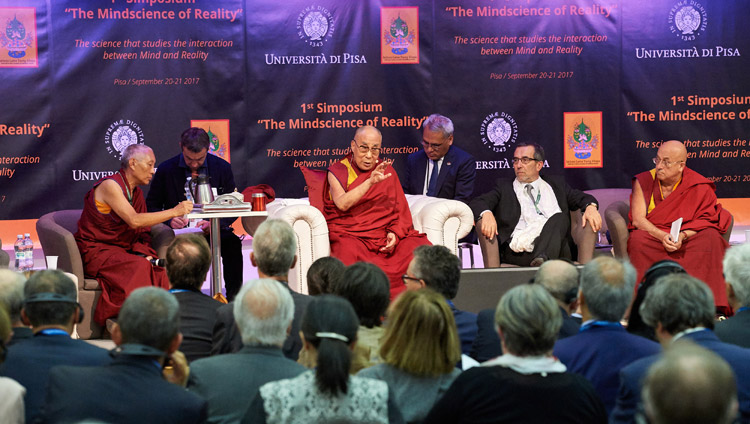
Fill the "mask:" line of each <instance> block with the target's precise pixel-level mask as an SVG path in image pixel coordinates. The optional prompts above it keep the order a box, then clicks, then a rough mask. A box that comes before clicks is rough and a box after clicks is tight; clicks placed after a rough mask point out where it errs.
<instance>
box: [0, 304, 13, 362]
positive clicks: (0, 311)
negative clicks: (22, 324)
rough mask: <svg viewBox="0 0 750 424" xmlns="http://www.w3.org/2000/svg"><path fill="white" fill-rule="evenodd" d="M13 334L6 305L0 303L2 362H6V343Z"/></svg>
mask: <svg viewBox="0 0 750 424" xmlns="http://www.w3.org/2000/svg"><path fill="white" fill-rule="evenodd" d="M12 335H13V329H12V328H11V326H10V317H9V316H8V312H6V311H5V307H4V306H1V305H0V364H2V363H3V362H5V354H6V347H5V345H6V343H8V341H9V340H10V337H11V336H12Z"/></svg>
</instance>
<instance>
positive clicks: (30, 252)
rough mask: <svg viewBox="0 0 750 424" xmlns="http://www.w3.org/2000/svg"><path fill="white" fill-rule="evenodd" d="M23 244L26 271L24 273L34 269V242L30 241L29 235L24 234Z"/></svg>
mask: <svg viewBox="0 0 750 424" xmlns="http://www.w3.org/2000/svg"><path fill="white" fill-rule="evenodd" d="M23 244H24V247H25V250H26V252H25V253H26V255H25V256H26V269H24V271H31V270H32V269H34V241H33V240H31V234H29V233H26V234H24V238H23Z"/></svg>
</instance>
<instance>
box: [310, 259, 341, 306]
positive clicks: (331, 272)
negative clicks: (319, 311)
mask: <svg viewBox="0 0 750 424" xmlns="http://www.w3.org/2000/svg"><path fill="white" fill-rule="evenodd" d="M344 268H346V267H345V266H344V263H343V262H341V261H340V260H339V259H337V258H334V257H333V256H323V257H322V258H318V259H316V260H315V262H313V263H312V265H310V268H309V269H308V270H307V294H309V295H310V296H317V295H319V294H326V293H332V292H333V286H334V284H335V283H336V282H337V281H338V279H339V278H341V275H342V274H343V273H344Z"/></svg>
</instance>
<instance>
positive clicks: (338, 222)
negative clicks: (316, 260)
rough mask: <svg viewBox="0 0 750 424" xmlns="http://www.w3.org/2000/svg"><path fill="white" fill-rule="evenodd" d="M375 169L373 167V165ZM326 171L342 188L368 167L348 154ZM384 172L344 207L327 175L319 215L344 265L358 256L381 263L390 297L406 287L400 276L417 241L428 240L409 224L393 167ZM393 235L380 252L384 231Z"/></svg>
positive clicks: (358, 180) (353, 185)
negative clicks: (336, 199) (335, 200)
mask: <svg viewBox="0 0 750 424" xmlns="http://www.w3.org/2000/svg"><path fill="white" fill-rule="evenodd" d="M373 169H374V168H373ZM328 172H330V173H331V174H333V176H334V177H336V179H337V180H338V181H339V182H340V183H341V186H342V187H344V190H345V191H349V190H352V189H354V188H356V187H357V186H359V185H360V184H362V183H363V182H365V181H366V180H367V179H368V178H370V174H371V173H372V170H370V171H367V172H363V171H360V170H359V168H357V166H356V164H355V163H354V161H353V160H352V158H351V154H349V155H348V156H346V157H345V158H344V159H342V160H341V161H339V162H336V163H335V164H333V165H331V166H330V167H329V168H328ZM388 173H390V174H392V175H391V176H390V177H389V178H387V179H385V180H383V181H381V182H379V183H377V184H375V185H373V186H372V187H371V188H370V189H369V190H368V191H367V193H366V194H365V195H364V196H363V197H362V199H360V200H359V202H357V204H356V205H354V206H352V207H351V208H349V210H348V211H342V210H340V209H339V208H337V207H336V205H335V204H334V203H333V200H332V199H331V196H330V194H329V193H330V187H329V186H328V180H327V179H326V182H325V185H324V190H323V193H324V194H323V202H324V207H323V215H324V216H325V218H326V221H327V222H328V232H329V238H330V241H331V256H334V257H336V258H339V259H340V260H341V261H342V262H343V263H344V264H345V265H347V266H348V265H351V264H353V263H354V262H357V261H364V262H370V263H372V264H375V265H377V266H378V267H379V268H380V269H382V270H383V271H384V272H385V273H386V275H388V279H389V280H390V282H391V299H393V298H395V297H396V295H398V294H399V293H401V292H402V291H404V290H405V289H406V287H405V286H404V283H403V281H402V280H401V276H402V275H404V274H405V273H406V268H408V266H409V262H411V260H412V257H413V253H412V252H413V251H414V249H415V248H416V247H418V246H421V245H424V244H427V245H429V244H430V242H429V241H428V240H427V236H425V235H424V234H420V233H418V232H417V231H416V230H415V229H414V226H413V224H412V220H411V212H410V211H409V205H408V203H407V202H406V197H405V196H404V191H403V189H402V188H401V183H400V182H399V180H398V176H397V175H396V171H395V170H394V169H393V168H392V167H390V166H389V167H388V168H386V170H385V174H388ZM388 232H392V233H394V234H395V235H396V237H397V238H398V243H397V244H396V248H395V249H394V250H393V251H392V252H391V253H383V252H381V251H380V248H381V247H383V246H385V245H386V234H387V233H388Z"/></svg>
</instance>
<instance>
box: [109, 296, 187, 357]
mask: <svg viewBox="0 0 750 424" xmlns="http://www.w3.org/2000/svg"><path fill="white" fill-rule="evenodd" d="M179 328H180V304H179V303H178V302H177V299H176V298H175V297H174V295H173V294H171V293H169V292H168V291H166V290H163V289H160V288H157V287H142V288H140V289H136V290H134V291H133V292H132V293H130V296H128V298H127V299H125V302H124V303H123V304H122V309H120V315H119V316H118V318H117V325H116V326H115V329H114V330H113V333H112V340H113V341H114V342H115V344H117V345H118V346H119V345H123V344H140V345H146V346H150V347H153V348H155V349H158V350H160V351H163V352H167V353H172V352H174V351H175V350H177V347H179V345H180V342H181V341H182V337H181V334H180V332H179Z"/></svg>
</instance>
